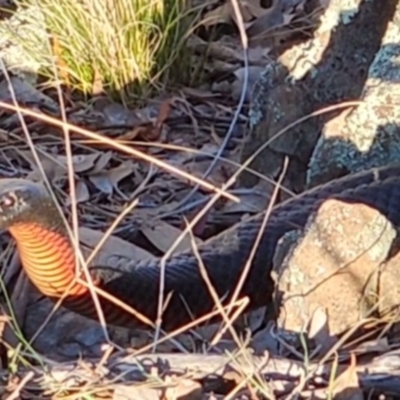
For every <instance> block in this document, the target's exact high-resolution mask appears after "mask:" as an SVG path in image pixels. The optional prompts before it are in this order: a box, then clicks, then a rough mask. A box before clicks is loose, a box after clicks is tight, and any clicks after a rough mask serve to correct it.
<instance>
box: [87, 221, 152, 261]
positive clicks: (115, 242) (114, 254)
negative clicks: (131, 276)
mask: <svg viewBox="0 0 400 400" xmlns="http://www.w3.org/2000/svg"><path fill="white" fill-rule="evenodd" d="M103 236H104V233H103V232H100V231H97V230H93V229H89V228H85V227H81V228H79V240H80V242H81V243H82V244H83V245H84V246H82V247H83V248H82V251H83V255H84V257H85V258H86V257H88V256H89V255H90V253H91V251H92V250H93V249H94V247H95V246H96V245H97V243H98V242H99V241H100V240H101V239H102V238H103ZM121 257H122V258H126V259H129V261H137V262H139V261H142V260H150V259H153V258H154V256H153V255H152V254H151V253H149V252H148V251H146V250H144V249H142V248H140V247H138V246H135V245H134V244H133V243H129V242H127V241H126V240H123V239H121V238H119V237H117V236H113V235H111V236H110V237H108V238H107V240H106V242H105V243H104V245H103V246H102V247H101V249H100V251H99V253H98V254H97V255H96V257H95V259H94V260H93V263H92V264H93V265H102V266H106V267H107V266H113V265H114V266H115V261H116V259H120V258H121Z"/></svg>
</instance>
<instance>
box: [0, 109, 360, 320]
mask: <svg viewBox="0 0 400 400" xmlns="http://www.w3.org/2000/svg"><path fill="white" fill-rule="evenodd" d="M362 103H363V101H349V102H345V103H342V104H337V105H333V106H329V107H325V108H324V109H322V110H318V111H315V112H313V113H310V114H309V115H306V116H304V117H302V118H299V119H298V120H296V121H294V122H292V123H290V124H289V125H287V126H286V127H285V128H283V129H281V130H280V131H279V132H278V133H277V134H275V135H274V136H273V137H271V138H270V139H269V140H268V141H266V142H265V143H264V144H263V145H262V146H260V148H259V149H258V150H256V151H255V152H254V154H253V155H252V156H251V157H249V158H248V159H247V160H246V162H245V163H244V164H243V165H242V166H241V168H240V169H239V170H238V171H237V172H236V173H235V174H234V175H233V176H232V177H231V179H230V180H229V181H228V182H227V183H226V184H225V185H223V189H217V188H215V187H214V186H213V185H210V184H204V186H205V187H207V188H210V189H213V190H215V192H216V195H215V196H213V198H212V199H211V200H210V201H209V203H208V204H207V205H206V206H205V208H204V209H203V210H202V212H200V213H199V214H198V215H197V216H196V217H195V218H194V219H193V220H192V221H191V223H190V224H189V226H188V227H187V228H186V229H185V230H184V231H183V232H182V234H181V235H180V236H179V237H178V239H177V240H176V241H175V243H174V244H173V245H172V250H171V249H170V251H169V253H172V251H173V250H174V249H175V248H176V247H177V245H178V244H179V243H180V242H181V240H182V238H183V237H184V236H185V235H186V233H187V229H188V228H190V229H192V226H194V225H195V224H196V223H197V222H198V221H199V220H200V218H202V217H203V216H204V213H205V212H207V210H208V209H209V208H210V207H211V206H212V205H213V204H214V203H215V202H216V201H217V200H218V198H219V196H221V195H224V196H225V197H230V198H231V199H232V198H233V199H236V198H235V197H234V196H229V194H227V193H226V192H225V189H226V188H228V187H229V186H231V185H232V184H233V183H234V182H235V179H236V177H237V176H238V175H239V174H240V173H241V172H242V170H243V169H244V168H246V167H247V166H248V165H249V164H250V163H251V162H252V161H253V159H254V158H255V157H257V155H258V154H259V153H261V152H262V151H263V150H264V149H265V148H266V147H267V146H268V145H269V144H270V143H271V142H272V141H273V140H275V139H276V138H278V137H280V136H281V135H283V134H284V133H285V132H287V131H288V130H290V129H291V128H292V127H294V126H296V125H298V124H299V123H302V122H304V121H306V120H308V119H311V118H313V117H315V116H318V115H322V114H324V113H327V112H330V111H334V110H338V109H342V108H347V107H351V106H357V105H360V104H362ZM0 107H3V108H5V109H7V110H10V111H16V112H19V113H22V114H26V115H28V116H31V117H36V118H37V119H39V120H42V121H45V122H48V123H53V124H54V125H56V126H62V125H63V123H62V122H61V123H60V122H59V121H58V120H57V119H55V118H52V117H48V116H45V115H42V114H38V113H37V112H34V111H31V110H27V109H23V108H21V107H18V106H17V107H15V106H12V105H9V104H7V103H4V102H0ZM68 125H70V124H68ZM70 128H71V130H72V131H74V132H76V133H79V134H82V135H83V136H86V137H89V138H91V139H93V140H97V141H99V142H100V143H101V142H102V143H107V144H109V145H110V146H112V147H115V148H117V149H119V150H121V151H124V152H126V153H128V154H132V155H134V156H139V157H141V158H143V159H147V160H148V159H150V160H151V162H153V163H154V164H155V165H159V166H162V167H166V169H167V170H172V171H173V172H176V173H178V175H179V176H183V177H188V178H190V180H192V181H195V182H196V181H201V180H199V179H196V178H194V177H192V176H191V175H190V174H186V173H183V172H182V171H180V170H178V169H177V168H174V167H171V166H170V165H168V164H166V163H164V162H162V161H159V160H158V159H153V157H149V156H147V155H145V154H143V153H141V152H139V151H136V150H134V149H131V148H129V147H127V146H124V145H121V144H119V143H116V142H115V141H113V140H111V139H108V138H106V137H103V136H101V135H98V134H96V133H93V132H90V131H87V130H85V129H82V128H79V127H75V126H73V125H70ZM153 160H154V161H153ZM190 325H191V324H189V326H190Z"/></svg>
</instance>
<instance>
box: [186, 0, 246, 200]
mask: <svg viewBox="0 0 400 400" xmlns="http://www.w3.org/2000/svg"><path fill="white" fill-rule="evenodd" d="M231 3H232V7H233V12H234V15H235V17H236V21H237V23H236V25H237V27H238V28H239V33H240V40H241V42H242V49H243V60H244V79H243V85H242V90H241V93H240V98H239V104H238V106H237V108H236V110H235V114H234V116H233V119H232V121H231V123H230V126H229V129H228V132H227V133H226V135H225V138H224V140H223V142H222V144H221V145H220V147H219V149H218V152H217V154H216V156H215V157H214V159H213V161H212V162H211V164H210V166H209V167H208V168H207V170H206V172H205V173H204V174H203V176H202V178H203V179H207V178H208V176H209V175H210V173H211V172H212V170H213V169H214V167H215V165H216V164H217V162H218V161H219V160H220V158H221V155H222V153H223V151H224V150H225V148H226V146H227V144H228V142H229V140H230V139H231V136H232V134H233V130H234V128H235V125H236V123H237V121H238V119H239V115H240V112H241V110H242V108H243V105H244V102H245V99H246V92H247V87H248V83H249V57H248V48H249V43H248V38H247V34H246V30H245V27H244V22H243V16H242V12H241V11H240V7H239V4H238V0H231ZM198 189H199V187H198V186H196V187H194V188H193V189H192V190H191V191H190V193H189V194H188V195H187V196H186V197H185V198H184V199H183V200H182V201H181V202H180V204H181V205H182V204H184V203H186V202H187V201H188V200H189V199H190V198H191V197H192V196H193V194H194V193H195V192H196V191H197V190H198Z"/></svg>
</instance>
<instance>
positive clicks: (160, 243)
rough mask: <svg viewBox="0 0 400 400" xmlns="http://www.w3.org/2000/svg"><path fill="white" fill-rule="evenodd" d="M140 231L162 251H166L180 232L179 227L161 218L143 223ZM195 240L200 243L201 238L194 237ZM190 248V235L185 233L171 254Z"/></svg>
mask: <svg viewBox="0 0 400 400" xmlns="http://www.w3.org/2000/svg"><path fill="white" fill-rule="evenodd" d="M141 231H142V233H143V234H144V235H145V236H146V237H147V239H149V241H150V242H151V243H152V244H153V245H154V246H155V247H157V249H158V250H160V251H162V252H163V253H166V252H167V251H168V250H169V249H170V248H171V246H172V245H173V244H174V242H175V240H176V239H177V238H178V237H179V235H180V234H181V233H182V231H181V230H180V229H178V228H175V227H174V226H172V225H170V224H168V223H166V222H164V221H161V220H157V221H156V222H155V223H154V224H150V223H145V224H143V226H142V227H141ZM195 242H196V244H200V243H201V240H200V239H198V238H195ZM190 248H192V243H191V235H190V234H186V235H185V237H184V238H183V239H182V241H181V242H180V243H179V245H178V246H177V248H176V249H175V250H174V252H173V254H174V253H179V252H180V251H184V250H188V249H190Z"/></svg>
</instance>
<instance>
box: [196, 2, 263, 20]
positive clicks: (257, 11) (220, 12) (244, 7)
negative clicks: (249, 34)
mask: <svg viewBox="0 0 400 400" xmlns="http://www.w3.org/2000/svg"><path fill="white" fill-rule="evenodd" d="M238 4H239V8H240V12H241V14H242V18H243V21H244V22H245V23H247V22H249V21H250V20H251V19H252V18H253V17H259V16H261V15H264V14H265V13H266V12H268V10H269V9H265V8H263V7H261V5H260V1H259V0H239V1H238ZM232 21H234V22H235V24H236V25H238V21H237V20H236V14H235V11H234V9H233V7H232V3H231V1H230V0H227V1H225V3H224V4H222V5H221V6H219V7H217V8H215V9H214V10H211V11H209V12H208V13H206V14H205V15H204V18H203V20H202V24H203V25H204V26H212V25H216V24H221V23H230V22H232Z"/></svg>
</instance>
